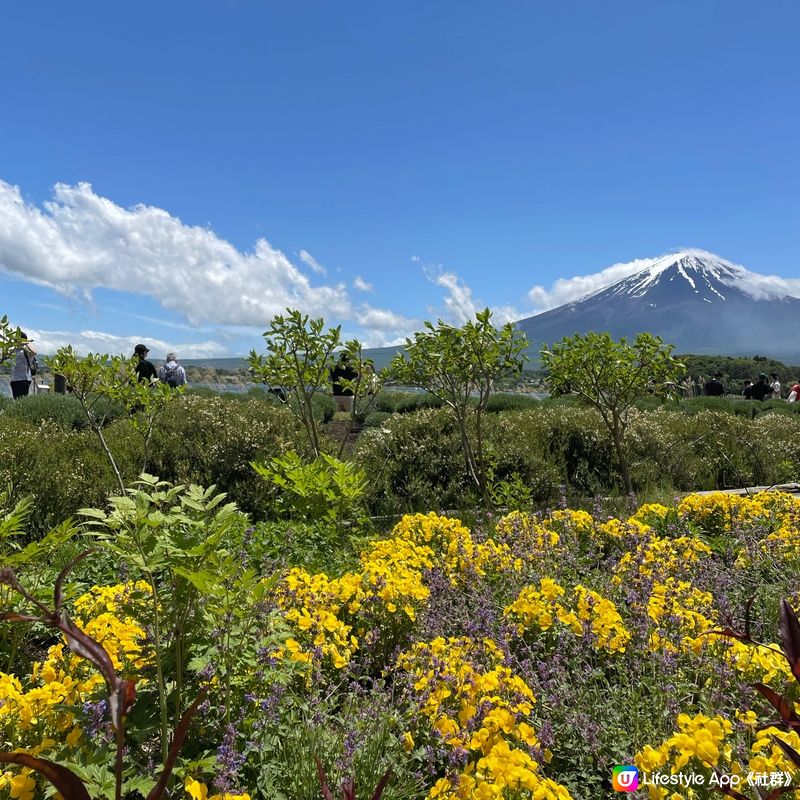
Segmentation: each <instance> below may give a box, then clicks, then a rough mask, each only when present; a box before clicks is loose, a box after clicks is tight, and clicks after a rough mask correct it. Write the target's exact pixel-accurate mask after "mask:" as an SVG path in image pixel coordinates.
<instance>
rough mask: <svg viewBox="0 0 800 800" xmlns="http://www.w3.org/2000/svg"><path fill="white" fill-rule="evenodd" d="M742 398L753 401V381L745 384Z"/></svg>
mask: <svg viewBox="0 0 800 800" xmlns="http://www.w3.org/2000/svg"><path fill="white" fill-rule="evenodd" d="M742 397H744V399H745V400H752V399H753V381H745V382H744V390H743V391H742Z"/></svg>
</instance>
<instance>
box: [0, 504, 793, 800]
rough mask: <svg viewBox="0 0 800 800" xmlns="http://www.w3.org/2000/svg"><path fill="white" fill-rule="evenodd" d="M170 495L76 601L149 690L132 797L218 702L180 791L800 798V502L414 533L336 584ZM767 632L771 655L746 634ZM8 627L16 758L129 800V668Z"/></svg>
mask: <svg viewBox="0 0 800 800" xmlns="http://www.w3.org/2000/svg"><path fill="white" fill-rule="evenodd" d="M170 492H171V493H170ZM154 496H155V490H152V491H151V493H150V494H149V495H147V494H146V493H144V492H142V493H140V495H139V497H138V500H137V498H131V499H130V500H129V501H128V502H127V504H126V502H124V501H123V500H119V502H118V505H117V507H116V508H115V510H114V511H112V512H111V513H108V514H105V513H101V512H96V513H95V514H94V517H93V518H94V523H95V536H96V537H97V538H98V539H99V540H100V543H101V553H100V556H99V558H100V560H101V561H102V559H103V558H110V559H111V560H110V561H108V562H105V566H104V567H103V570H104V571H105V572H106V573H109V572H110V571H112V569H116V570H117V574H118V580H117V581H116V582H115V583H109V584H108V585H97V584H92V582H91V581H90V580H88V576H85V577H84V579H83V580H84V583H85V585H83V586H81V585H79V584H80V583H81V580H79V579H78V578H77V577H76V579H75V584H76V586H75V588H74V589H73V590H72V592H71V594H69V593H68V595H69V596H68V599H67V606H68V608H69V613H70V616H71V618H72V619H73V621H74V623H75V624H76V625H77V626H78V627H79V628H81V629H82V630H83V631H84V632H85V633H87V634H89V636H91V637H92V638H93V639H95V640H96V641H97V642H99V643H101V644H102V646H103V648H104V649H105V650H106V652H107V653H108V655H109V656H110V659H111V661H112V663H113V667H114V669H115V670H116V671H117V673H118V674H119V675H121V676H124V677H125V678H126V679H128V680H131V681H132V682H134V683H135V685H136V699H135V701H134V702H133V703H132V705H131V707H130V709H129V711H128V714H127V718H126V723H125V729H126V744H125V751H124V753H125V772H124V781H125V783H124V789H125V793H126V796H130V797H135V796H137V794H138V795H141V796H146V795H147V794H148V792H149V791H150V790H151V788H152V786H153V785H154V783H155V781H156V779H157V776H158V774H159V770H160V769H161V766H160V765H161V762H162V760H164V759H163V756H164V755H165V751H166V749H167V746H168V744H169V741H170V740H171V739H172V738H174V734H173V733H172V732H173V730H177V728H176V725H177V720H178V718H179V716H180V714H181V712H182V710H183V709H185V708H186V707H187V706H188V705H189V704H190V703H191V702H192V700H194V698H195V697H196V696H197V695H198V693H201V695H200V697H199V698H198V699H199V700H200V704H199V707H198V708H199V711H198V713H197V714H196V715H195V717H194V719H193V720H192V722H191V728H190V729H189V735H188V736H187V738H186V741H185V743H184V746H183V748H182V750H181V754H180V756H179V758H178V760H177V762H176V764H175V769H174V774H173V777H172V780H171V782H170V787H169V790H168V791H169V792H170V795H169V796H171V797H192V798H194V799H195V800H212V799H213V798H214V797H216V798H219V800H225V799H226V798H227V800H234V798H242V797H245V796H249V797H250V798H255V797H275V798H287V800H290V799H292V798H311V797H321V796H322V794H321V789H320V778H319V774H318V772H317V767H316V766H315V759H316V758H318V759H319V760H320V764H321V766H322V767H323V769H324V771H325V773H326V776H327V780H328V782H329V783H330V785H331V786H332V787H334V795H336V790H337V789H338V788H339V787H340V786H341V785H342V784H343V783H345V782H346V781H348V780H349V779H351V778H352V779H353V780H354V783H355V786H356V790H357V793H356V796H357V797H359V798H361V797H364V798H366V797H370V796H371V795H372V791H373V789H374V788H375V786H376V785H377V783H378V781H379V779H380V778H381V777H382V776H383V775H385V774H386V773H387V772H388V771H389V770H390V769H391V776H390V777H389V779H388V782H387V783H386V788H385V791H384V793H383V797H384V798H389V799H390V800H391V798H431V800H433V798H452V799H455V798H459V799H462V798H463V800H488V799H489V798H504V799H507V800H516V799H517V798H540V799H542V800H545V799H548V800H549V799H550V798H553V799H555V798H563V799H566V798H574V800H584V799H586V800H592V799H593V798H602V797H607V796H615V793H614V792H613V791H612V788H611V775H612V768H613V767H614V766H615V765H635V766H636V767H638V769H639V771H640V775H648V774H651V775H652V774H661V775H679V774H681V773H683V774H686V775H689V774H692V775H695V776H701V778H696V779H695V780H696V782H695V784H694V785H693V786H681V787H678V788H675V787H674V786H666V787H665V786H661V785H654V784H650V785H646V786H643V787H642V788H640V790H639V791H638V793H635V794H634V796H641V797H648V796H649V797H650V798H671V799H674V798H701V797H710V796H719V793H718V792H717V791H716V790H715V789H713V788H712V787H711V786H710V784H713V781H714V780H717V781H719V780H720V776H723V777H724V778H725V779H727V780H729V781H733V784H734V785H735V786H737V791H738V792H740V793H741V796H744V797H747V798H753V800H756V798H759V797H760V796H762V795H759V794H758V793H757V792H759V791H763V792H765V793H764V794H763V796H766V792H767V791H769V789H762V788H760V787H757V786H753V785H750V784H749V783H748V782H747V780H746V778H747V775H748V774H751V775H761V776H766V777H765V778H763V780H765V781H769V780H773V781H777V780H778V778H777V777H775V776H777V775H780V776H781V778H780V779H781V780H782V781H788V780H794V776H795V773H796V771H797V770H798V767H797V766H796V765H795V764H794V763H793V762H792V760H791V758H790V756H789V755H788V754H787V752H786V751H784V750H783V749H782V748H781V746H780V744H779V742H778V740H782V741H784V742H786V743H787V744H789V745H791V746H792V747H794V748H795V749H798V750H800V738H798V736H797V733H795V732H789V731H787V730H784V729H782V728H779V727H763V726H762V723H765V722H767V721H769V720H770V719H772V718H773V716H774V713H775V712H774V710H772V709H771V708H770V706H769V704H768V703H767V702H766V700H765V699H764V696H763V694H764V693H763V692H762V693H759V692H757V691H756V690H754V689H753V688H752V685H753V684H762V685H763V686H764V687H767V689H771V690H772V691H773V692H775V693H776V696H777V695H785V696H786V697H788V698H789V700H788V701H787V702H789V703H791V702H794V701H797V700H799V699H800V698H798V697H797V689H796V683H795V679H794V677H793V675H792V671H791V666H790V662H789V660H788V659H787V658H786V657H785V656H784V654H783V653H782V652H781V648H780V646H779V645H778V644H776V642H777V641H778V609H779V601H780V600H781V599H782V598H788V599H789V602H790V603H791V604H793V605H794V602H795V596H796V593H797V592H798V589H800V587H799V586H798V585H797V566H798V562H799V561H800V545H799V544H798V537H797V531H798V522H799V521H800V501H797V500H795V499H793V498H792V497H791V496H790V495H785V494H780V493H777V492H766V493H762V494H759V495H755V496H752V497H746V496H742V497H739V496H734V495H728V494H708V495H702V496H701V495H689V496H688V497H685V498H684V499H682V500H680V501H676V504H675V505H674V506H673V507H666V506H663V505H657V504H647V505H643V506H641V507H639V508H638V509H631V513H630V514H629V515H626V516H623V517H621V518H608V517H607V516H605V515H604V514H603V513H602V512H601V510H600V509H599V508H598V509H595V510H594V511H593V512H592V513H589V512H587V511H581V510H569V509H558V510H554V511H552V512H549V513H545V514H532V513H525V512H519V511H515V512H512V513H509V514H506V515H504V516H497V517H492V516H491V515H487V516H486V517H485V518H484V519H481V520H480V522H478V523H476V524H475V525H473V526H472V528H471V529H470V528H468V527H467V526H466V525H465V524H462V522H460V521H459V520H457V519H452V518H447V517H443V516H439V515H437V514H434V513H430V514H415V515H408V516H405V517H403V518H402V519H401V520H400V522H398V523H397V524H396V525H395V526H394V527H393V528H392V529H391V531H390V532H388V533H387V534H385V535H384V536H383V537H379V538H373V539H372V540H370V541H367V542H365V544H364V546H363V548H362V549H361V553H360V557H359V559H358V563H357V564H356V565H354V567H353V568H352V569H349V570H348V571H345V572H341V573H340V574H336V575H334V574H330V575H329V574H325V573H322V572H319V573H314V572H310V571H307V570H305V569H302V568H299V567H294V568H291V569H288V570H284V571H282V572H280V573H278V574H272V573H269V572H268V570H267V569H266V567H267V566H268V565H267V563H266V562H265V561H264V560H263V559H260V556H259V542H258V533H257V529H253V528H252V527H249V524H248V520H247V518H246V517H245V516H244V515H242V514H240V513H239V512H238V511H237V510H236V509H235V508H234V507H232V506H222V505H218V504H216V503H215V502H214V501H213V500H212V499H210V495H208V494H206V495H203V498H204V500H203V501H202V502H201V501H199V500H198V499H197V497H194V498H193V499H192V498H189V499H188V500H187V498H186V497H185V496H182V495H180V494H179V491H178V490H177V489H176V490H166V491H165V494H164V495H161V496H159V498H158V502H156V501H155V500H154V499H153V498H154ZM166 508H169V509H170V511H169V513H167V512H165V510H164V509H166ZM176 509H178V510H176ZM159 515H160V516H159ZM192 515H194V516H192ZM145 523H147V524H145ZM147 537H150V538H147ZM209 541H210V544H208V545H207V549H203V548H204V547H206V545H205V544H204V543H208V542H209ZM109 553H110V554H111V555H110V556H109V555H108V554H109ZM154 553H155V554H156V555H153V554H154ZM89 560H90V559H87V561H89ZM19 573H20V577H19V582H20V584H24V583H25V580H26V577H30V573H26V572H25V570H24V569H23V568H20V569H19ZM76 575H77V573H76ZM16 580H17V578H15V577H12V576H11V575H10V574H9V572H8V571H6V572H4V573H3V585H0V607H1V608H0V610H3V611H10V610H11V609H16V610H20V609H23V608H25V609H26V611H27V613H30V602H31V601H30V598H29V599H28V600H27V601H26V600H25V599H24V598H23V597H22V596H21V595H20V593H19V592H18V591H17V590H16V589H15V581H16ZM49 592H50V589H49V587H39V590H37V592H35V593H33V595H31V597H33V598H34V599H37V598H38V599H39V602H44V598H46V597H48V593H49ZM26 603H27V606H26ZM745 626H748V627H749V631H750V634H751V636H752V638H753V639H756V640H759V641H760V642H764V643H765V644H764V645H763V646H758V645H755V644H753V643H750V642H746V641H742V640H741V639H739V638H736V637H735V636H733V635H730V633H731V631H741V630H744V628H745ZM3 629H4V631H3V633H4V637H5V638H4V639H3V640H2V643H3V651H2V655H3V657H4V660H5V663H6V664H10V665H12V666H13V667H14V669H9V670H8V671H6V672H0V737H1V738H2V740H3V742H2V744H3V748H2V749H4V750H16V751H20V750H22V751H25V752H28V753H30V754H32V755H36V756H39V757H42V758H47V759H49V760H51V761H54V762H55V763H58V764H62V765H64V766H67V767H69V768H70V769H72V770H73V771H74V772H75V773H76V774H77V775H78V776H79V777H80V778H81V779H82V780H83V781H84V782H85V783H86V785H87V786H88V787H89V788H90V795H91V796H92V797H113V796H114V786H113V770H114V763H113V762H114V742H115V731H114V728H113V725H112V717H111V714H110V710H109V707H108V693H107V689H106V685H105V682H104V679H103V676H102V675H101V674H100V673H99V672H98V671H97V670H96V669H95V668H94V667H93V665H92V664H91V663H89V661H87V660H86V659H85V658H81V657H80V656H79V655H78V654H76V653H75V652H72V651H71V649H70V648H69V646H68V644H67V642H66V641H65V639H64V638H63V637H60V636H58V635H56V634H54V633H53V631H48V630H47V629H45V628H44V627H43V626H35V627H33V628H29V627H25V628H23V627H22V624H21V623H19V622H14V623H12V622H8V623H4V624H3ZM725 629H727V630H728V633H717V634H713V633H710V632H711V631H724V630H725ZM22 632H24V635H23V633H22ZM12 633H13V634H14V635H13V636H12V635H11V634H12ZM12 648H15V649H14V650H13V651H12ZM167 723H168V724H167ZM787 775H788V777H787ZM714 776H716V777H714ZM770 776H772V777H770ZM797 777H798V781H800V776H797ZM698 781H702V782H703V783H698ZM751 783H752V781H751ZM772 785H773V786H777V785H778V784H777V783H773V784H772ZM781 785H785V784H781ZM763 786H767V787H769V786H770V784H769V783H768V782H767V783H765V784H763ZM52 792H53V789H52V787H50V786H49V785H48V784H47V783H46V782H45V781H44V779H43V778H42V777H41V776H40V775H38V774H36V772H35V771H33V770H31V769H30V768H26V767H19V766H13V765H7V769H6V771H5V772H3V773H0V797H10V798H14V800H32V799H33V798H39V797H45V796H48V795H50V794H52Z"/></svg>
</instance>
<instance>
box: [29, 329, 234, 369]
mask: <svg viewBox="0 0 800 800" xmlns="http://www.w3.org/2000/svg"><path fill="white" fill-rule="evenodd" d="M26 333H27V334H28V336H29V337H30V338H31V339H33V341H34V345H33V346H34V347H35V348H36V352H37V353H41V354H42V355H52V354H53V353H55V352H56V350H58V349H59V348H60V347H65V346H67V345H72V347H73V349H74V350H75V351H76V352H77V353H78V354H79V355H86V353H109V354H111V355H118V354H120V353H122V355H124V356H130V355H131V354H132V353H133V348H134V347H135V346H136V345H137V344H139V342H142V343H143V344H145V345H147V347H148V348H150V351H151V353H150V358H151V360H153V361H159V360H161V359H163V358H164V356H166V354H167V353H170V352H173V351H174V352H176V353H177V354H178V357H179V358H220V357H223V356H227V355H229V354H228V351H227V349H226V348H225V347H223V346H222V345H221V344H219V343H218V342H211V341H207V342H184V343H182V344H181V343H179V342H168V341H165V340H163V339H151V338H145V339H140V338H138V337H136V336H115V335H113V334H110V333H103V332H102V331H79V332H76V331H47V330H42V329H38V328H28V329H27V330H26Z"/></svg>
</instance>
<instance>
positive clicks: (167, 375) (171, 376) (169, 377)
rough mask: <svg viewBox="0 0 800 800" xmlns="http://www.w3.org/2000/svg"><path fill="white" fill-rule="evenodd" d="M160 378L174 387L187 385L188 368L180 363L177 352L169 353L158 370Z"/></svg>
mask: <svg viewBox="0 0 800 800" xmlns="http://www.w3.org/2000/svg"><path fill="white" fill-rule="evenodd" d="M158 379H159V380H160V381H161V382H162V383H168V384H169V385H170V386H171V387H172V388H173V389H177V388H178V387H179V386H185V385H186V370H185V369H184V368H183V367H182V366H181V365H180V364H179V363H178V356H176V355H175V353H167V360H166V363H165V364H162V366H161V368H160V369H159V370H158Z"/></svg>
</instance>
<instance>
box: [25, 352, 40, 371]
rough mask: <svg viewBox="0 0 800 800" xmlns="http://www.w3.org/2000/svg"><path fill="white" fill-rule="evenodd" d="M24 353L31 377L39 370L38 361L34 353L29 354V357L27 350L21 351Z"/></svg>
mask: <svg viewBox="0 0 800 800" xmlns="http://www.w3.org/2000/svg"><path fill="white" fill-rule="evenodd" d="M22 352H23V353H24V354H25V360H26V361H27V362H28V369H29V370H30V373H31V377H33V376H34V375H35V374H36V373H37V372H38V371H39V362H38V361H37V360H36V355H35V354H31V355H30V357H29V356H28V353H27V351H25V350H23V351H22Z"/></svg>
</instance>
